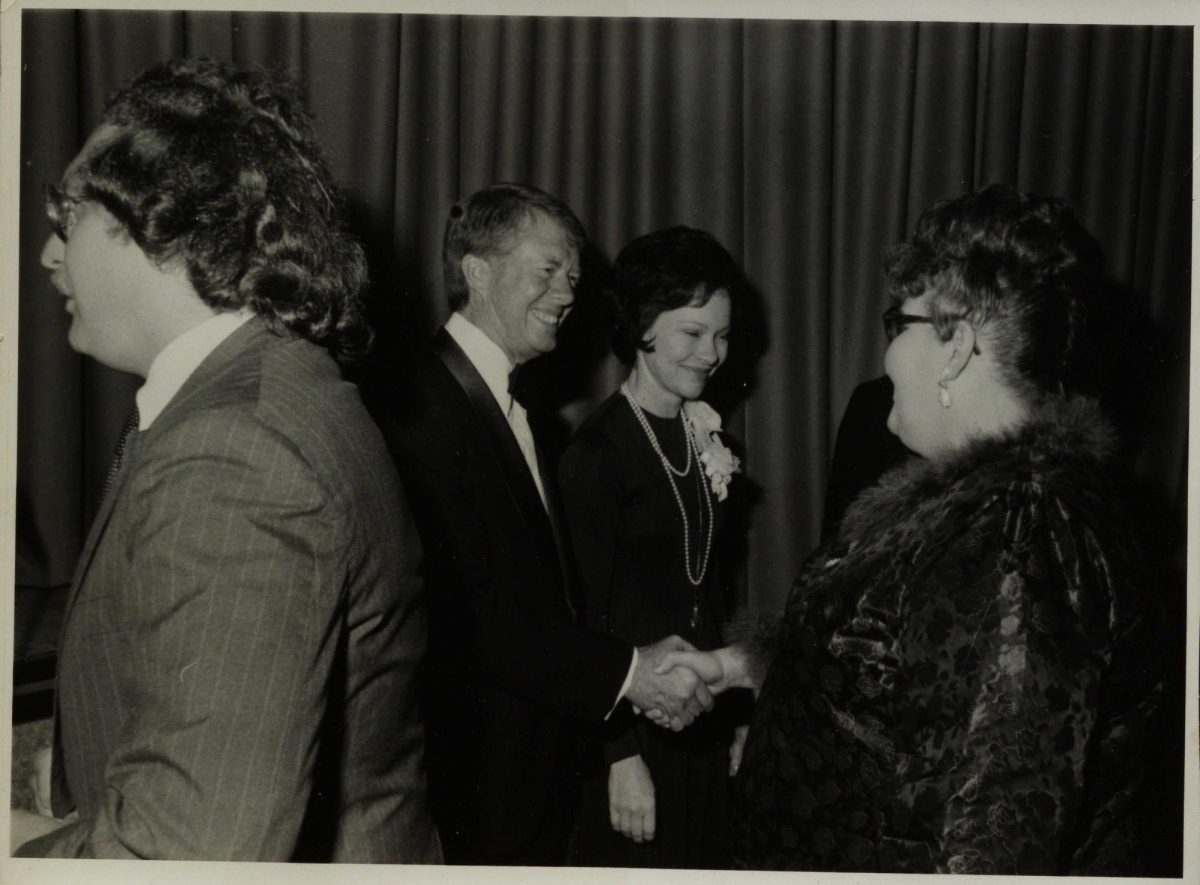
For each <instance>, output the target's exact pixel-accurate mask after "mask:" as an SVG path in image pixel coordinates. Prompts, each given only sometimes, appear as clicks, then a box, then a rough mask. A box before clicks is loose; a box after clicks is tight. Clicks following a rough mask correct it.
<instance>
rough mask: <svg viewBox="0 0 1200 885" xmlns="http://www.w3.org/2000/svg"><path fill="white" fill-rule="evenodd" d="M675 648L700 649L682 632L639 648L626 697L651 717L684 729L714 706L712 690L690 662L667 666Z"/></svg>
mask: <svg viewBox="0 0 1200 885" xmlns="http://www.w3.org/2000/svg"><path fill="white" fill-rule="evenodd" d="M672 652H677V653H678V652H682V653H692V654H695V653H696V649H695V648H694V647H693V646H692V645H691V644H690V643H688V642H687V641H686V640H684V639H681V638H680V637H678V636H668V637H667V638H666V639H662V640H659V641H658V642H656V643H654V644H653V645H647V646H643V647H642V648H639V649H638V663H637V667H635V668H634V671H633V682H632V683H631V684H630V686H629V691H628V692H626V694H625V697H626V698H628V699H629V702H630V703H631V704H633V705H634V707H636V708H637V709H639V710H641V711H643V712H645V713H646V715H647V716H651V713H652V712H653V713H656V714H657V715H656V716H651V719H652V720H653V721H654V722H656V723H658V724H660V725H664V726H669V727H670V728H671V729H672V730H673V731H682V730H683V729H684V728H685V727H686V726H688V725H691V724H692V722H693V721H694V720H695V719H696V717H697V716H699V715H700V714H701V713H703V712H704V711H705V710H711V709H712V705H713V698H712V693H711V692H709V690H708V688H707V686H706V685H705V684H704V680H703V679H702V678H701V677H700V676H697V675H696V673H695V672H694V671H692V670H691V669H689V668H688V667H687V666H686V665H684V666H675V665H674V664H672V665H670V666H667V667H663V665H662V662H663V661H664V659H665V658H666V656H667V655H668V654H670V653H672Z"/></svg>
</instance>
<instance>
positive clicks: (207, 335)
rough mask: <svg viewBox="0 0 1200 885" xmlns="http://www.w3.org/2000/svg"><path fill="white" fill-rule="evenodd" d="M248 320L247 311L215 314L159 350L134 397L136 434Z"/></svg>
mask: <svg viewBox="0 0 1200 885" xmlns="http://www.w3.org/2000/svg"><path fill="white" fill-rule="evenodd" d="M252 316H254V312H253V311H251V310H239V311H235V312H233V313H219V314H217V315H216V316H215V317H212V318H210V319H207V320H205V321H204V322H202V323H201V324H200V325H198V326H193V327H192V328H191V329H188V331H186V332H184V333H183V334H182V335H180V336H179V337H178V338H176V339H174V340H173V341H172V342H171V343H170V344H168V345H167V346H166V347H164V348H163V349H162V350H160V351H159V352H158V356H156V357H155V358H154V361H153V362H151V363H150V370H149V371H148V372H147V373H146V382H145V383H144V384H143V385H142V386H141V387H140V388H139V389H138V392H137V394H136V396H135V397H134V399H135V400H136V402H137V408H138V430H145V429H146V428H148V427H149V426H150V425H151V424H153V423H154V419H155V418H157V417H158V416H159V415H161V414H162V410H163V409H165V408H166V407H167V403H169V402H170V401H171V398H172V397H173V396H175V394H177V393H179V388H181V387H183V384H184V382H185V381H187V380H188V378H190V377H191V375H192V372H194V371H196V369H197V368H198V367H199V365H200V364H201V363H202V362H204V360H205V358H206V357H208V355H209V354H210V353H212V352H213V351H214V350H216V349H217V347H218V345H220V343H221V342H222V341H224V340H225V339H226V338H228V337H229V336H230V335H232V334H233V333H234V332H236V331H237V330H238V329H240V328H241V327H242V326H243V325H244V324H245V323H246V321H247V320H249V319H250V317H252Z"/></svg>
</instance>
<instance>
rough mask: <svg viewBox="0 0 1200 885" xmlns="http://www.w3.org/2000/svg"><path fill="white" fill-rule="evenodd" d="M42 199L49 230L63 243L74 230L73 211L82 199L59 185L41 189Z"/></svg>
mask: <svg viewBox="0 0 1200 885" xmlns="http://www.w3.org/2000/svg"><path fill="white" fill-rule="evenodd" d="M42 199H43V200H45V203H46V216H47V217H48V218H49V219H50V229H51V230H52V231H54V235H55V236H56V237H58V238H59V239H60V240H62V241H63V242H64V243H65V242H66V241H67V237H69V236H70V235H71V231H72V230H74V229H75V221H76V218H75V214H76V213H75V209H76V207H77V206H78V205H79V204H80V203H82V202H83V197H77V196H75V195H74V194H69V193H67V192H66V191H65V190H63V188H62V186H61V185H57V184H47V185H45V186H44V187H43V188H42Z"/></svg>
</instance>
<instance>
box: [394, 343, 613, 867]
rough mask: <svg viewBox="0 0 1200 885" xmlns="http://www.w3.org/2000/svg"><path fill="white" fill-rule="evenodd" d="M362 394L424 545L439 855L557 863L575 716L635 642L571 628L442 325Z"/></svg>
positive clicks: (599, 692) (499, 441) (606, 685)
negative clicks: (422, 348) (369, 399)
mask: <svg viewBox="0 0 1200 885" xmlns="http://www.w3.org/2000/svg"><path fill="white" fill-rule="evenodd" d="M373 399H374V410H375V412H376V414H377V416H378V418H379V421H380V424H381V426H382V428H383V430H384V435H385V437H386V438H387V440H388V443H389V446H390V447H391V449H392V453H393V455H394V457H395V459H396V463H397V466H398V468H399V470H400V473H401V476H402V479H403V481H404V484H405V489H406V491H407V492H408V494H409V496H410V501H411V504H412V508H413V512H414V514H415V516H416V519H417V525H418V529H419V531H420V533H421V537H422V540H423V542H424V547H425V554H426V564H425V570H426V582H427V583H426V587H427V591H428V599H429V603H430V609H431V611H430V614H431V622H430V643H429V654H428V659H427V661H428V664H427V666H428V671H427V676H426V679H425V685H426V688H427V689H428V697H427V699H426V712H427V716H428V719H427V733H428V739H427V748H428V750H427V758H428V760H429V789H430V797H431V800H432V804H433V810H434V817H435V820H436V821H437V824H438V827H439V830H440V832H441V835H442V839H443V844H444V848H445V853H446V860H447V861H448V862H450V863H493V864H530V865H533V864H558V863H562V862H563V861H564V859H565V855H566V846H567V840H568V838H569V834H570V827H571V825H572V823H573V820H574V812H575V804H576V790H575V784H576V783H577V776H576V771H575V769H576V767H577V766H576V764H575V760H576V750H575V734H574V731H575V730H574V728H573V727H572V723H571V718H572V717H577V718H578V719H581V720H591V721H596V722H599V721H602V720H603V719H604V717H605V716H606V715H607V714H608V712H609V710H610V709H611V708H612V706H613V704H614V702H615V701H616V698H617V694H618V692H619V691H620V689H621V685H622V683H623V682H624V679H625V676H626V673H627V672H628V669H629V665H630V661H631V658H632V646H631V645H630V644H628V643H625V642H621V641H619V640H617V639H613V638H611V637H608V636H604V635H601V634H597V633H591V632H588V631H585V630H583V629H582V628H581V627H578V626H577V625H576V624H575V623H574V621H573V612H572V606H571V603H570V602H569V600H568V596H567V587H566V584H565V580H564V576H563V571H564V570H563V567H562V560H561V557H560V553H559V550H560V544H561V543H562V541H563V540H564V539H562V538H561V536H559V535H558V533H557V531H556V527H555V526H554V525H553V524H552V522H551V519H550V518H549V516H548V515H547V512H546V509H545V508H544V507H543V505H542V502H541V499H540V498H539V496H538V493H537V488H536V486H535V485H534V481H533V477H532V475H531V473H530V471H529V468H528V466H527V465H526V462H525V460H524V458H523V457H522V455H521V451H520V448H519V446H518V444H517V441H516V438H515V437H514V435H513V433H512V431H511V429H510V428H509V425H508V421H507V420H506V418H505V416H504V414H503V412H502V411H501V410H500V407H499V405H498V404H497V403H496V400H495V398H494V397H493V396H492V394H491V391H490V390H489V389H488V387H487V385H486V384H485V382H484V380H483V378H482V377H480V375H479V374H478V372H476V370H475V368H474V366H473V365H472V364H471V363H470V361H469V360H468V359H467V357H466V355H465V354H464V353H463V352H462V350H461V349H460V348H459V347H458V345H457V344H455V342H454V341H453V339H452V338H451V337H450V335H449V334H448V333H446V332H445V331H444V330H443V331H441V332H439V333H438V335H437V336H436V337H435V339H434V342H433V348H432V351H431V352H427V353H424V354H422V355H420V356H418V357H417V358H416V359H414V360H413V361H411V362H410V363H409V364H408V365H406V366H404V367H402V368H401V370H400V371H399V372H398V373H397V374H396V376H395V377H394V384H392V385H390V386H387V387H386V388H385V389H382V390H378V391H377V392H376V395H375V396H374V397H373ZM530 424H531V425H532V426H533V428H534V432H535V434H536V432H537V422H536V419H535V416H534V415H532V414H531V415H530ZM541 472H542V479H543V483H544V484H545V483H547V482H549V481H550V480H551V479H552V476H551V471H548V470H545V469H543V470H542V471H541ZM546 490H547V495H548V497H549V498H550V500H551V503H552V505H553V501H554V498H553V486H552V485H547V486H546Z"/></svg>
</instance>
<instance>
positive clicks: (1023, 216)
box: [676, 186, 1161, 875]
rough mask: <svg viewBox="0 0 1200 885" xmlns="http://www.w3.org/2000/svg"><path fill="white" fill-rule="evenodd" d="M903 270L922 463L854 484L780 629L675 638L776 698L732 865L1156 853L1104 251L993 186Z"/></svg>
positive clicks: (906, 399) (888, 323)
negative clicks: (719, 638)
mask: <svg viewBox="0 0 1200 885" xmlns="http://www.w3.org/2000/svg"><path fill="white" fill-rule="evenodd" d="M887 276H888V281H889V284H890V288H891V290H892V295H893V301H894V304H893V307H892V308H891V309H889V310H888V311H887V312H886V313H885V314H884V324H885V329H886V331H887V334H888V338H889V339H890V342H891V343H890V345H889V347H888V351H887V356H886V359H885V366H886V369H887V373H888V375H889V376H890V377H891V379H892V382H893V383H894V385H895V395H894V396H895V399H894V405H893V408H892V411H891V414H890V416H889V418H888V427H889V429H890V430H891V431H892V432H894V433H896V434H897V435H898V436H899V437H900V439H901V441H902V442H904V444H905V445H906V446H907V447H908V448H910V449H912V450H913V451H914V452H915V453H916V454H917V455H920V456H921V457H920V459H913V460H912V461H911V462H910V463H909V464H906V465H904V466H902V467H900V468H898V469H896V470H895V471H893V472H891V473H890V474H888V475H886V476H885V477H884V478H883V479H882V480H881V481H880V483H879V484H878V485H877V486H876V487H875V488H873V489H871V490H869V491H867V492H866V493H864V494H863V495H862V496H861V497H860V498H859V499H858V500H857V501H856V502H855V503H854V504H853V505H852V507H851V509H850V510H849V511H848V513H847V516H846V518H845V520H844V521H843V524H842V527H841V530H840V533H839V536H838V537H837V538H836V539H835V540H834V541H833V542H831V543H830V544H828V545H826V546H824V547H823V548H821V549H820V550H818V551H817V553H816V554H814V556H813V557H812V558H811V559H810V560H809V562H808V563H807V564H806V566H805V568H804V570H803V571H802V573H801V575H800V576H799V578H798V579H797V580H796V583H795V585H794V587H793V589H792V593H791V596H790V599H789V601H788V603H787V606H786V609H785V612H784V615H783V618H782V622H781V623H778V624H777V626H776V628H775V629H771V630H763V629H758V630H757V631H752V632H751V635H748V636H747V638H746V639H745V640H744V641H743V642H742V643H740V644H735V645H734V646H732V647H729V648H726V649H722V650H719V651H718V652H716V653H713V654H710V655H707V656H705V655H699V654H690V655H683V654H680V655H678V656H677V658H676V660H678V661H679V662H686V663H689V664H690V665H691V666H693V667H694V668H697V669H706V670H707V674H706V675H707V677H708V678H709V681H712V682H714V683H715V688H726V687H730V686H746V687H751V688H753V689H754V690H755V691H756V692H757V693H758V700H757V703H756V709H755V713H754V718H753V721H752V723H751V727H750V735H749V738H748V740H747V742H746V745H745V749H744V755H743V760H742V764H741V772H740V775H739V777H738V779H737V786H736V794H737V804H736V806H735V808H734V821H735V824H734V833H733V846H734V850H735V853H736V857H737V861H738V863H739V864H740V865H742V866H746V867H755V868H788V869H817V870H857V871H889V872H902V871H905V872H934V871H938V872H953V873H1010V874H1065V873H1074V874H1079V873H1092V874H1109V875H1116V874H1128V873H1133V872H1137V871H1138V859H1137V851H1136V844H1135V843H1136V838H1135V836H1134V834H1133V826H1132V820H1131V816H1130V808H1131V800H1132V796H1133V794H1134V792H1135V791H1136V789H1137V787H1138V785H1139V783H1140V780H1141V778H1142V771H1143V764H1142V762H1143V760H1142V757H1141V753H1142V750H1143V744H1144V742H1145V740H1146V736H1147V735H1148V733H1149V731H1150V728H1151V725H1152V719H1153V717H1154V714H1155V711H1156V708H1157V704H1158V695H1159V693H1160V691H1161V675H1160V674H1161V664H1160V660H1159V657H1158V655H1157V653H1156V641H1157V638H1158V637H1157V633H1158V631H1157V627H1156V624H1157V621H1156V616H1155V615H1154V613H1153V611H1152V606H1153V600H1152V599H1151V598H1149V597H1150V594H1149V593H1147V592H1146V588H1144V587H1142V586H1139V583H1138V581H1137V569H1136V564H1135V562H1134V559H1135V556H1134V551H1133V550H1132V549H1131V547H1132V545H1131V542H1130V538H1131V535H1132V534H1133V533H1132V531H1131V530H1130V529H1129V528H1128V527H1127V526H1126V525H1125V520H1124V519H1123V511H1122V507H1121V504H1120V501H1119V500H1118V496H1117V495H1116V494H1115V492H1114V489H1113V487H1112V482H1111V479H1110V473H1111V466H1109V465H1108V464H1107V463H1106V462H1108V461H1109V459H1110V456H1111V455H1112V454H1113V448H1114V445H1113V433H1112V431H1111V429H1110V427H1109V425H1108V424H1107V422H1106V420H1105V418H1104V417H1103V415H1102V414H1101V410H1100V408H1099V406H1098V404H1097V399H1096V398H1095V394H1096V393H1097V392H1098V391H1097V390H1096V387H1097V384H1098V382H1099V379H1100V378H1101V377H1102V375H1103V373H1102V372H1100V371H1099V365H1098V363H1099V359H1098V358H1099V357H1100V356H1101V355H1102V353H1103V348H1101V347H1100V346H1099V345H1098V343H1097V342H1098V339H1097V337H1096V333H1097V332H1098V328H1097V322H1096V316H1097V315H1098V313H1099V312H1098V311H1096V310H1094V309H1093V308H1095V307H1096V306H1097V305H1096V304H1095V302H1096V301H1097V299H1099V297H1100V295H1099V293H1101V292H1102V291H1103V285H1102V277H1101V272H1100V250H1099V247H1098V245H1097V243H1096V241H1095V240H1094V239H1092V237H1091V236H1090V235H1088V234H1087V232H1086V231H1085V230H1084V229H1083V227H1082V226H1081V225H1080V224H1079V222H1078V221H1077V220H1076V219H1075V217H1074V215H1073V214H1072V213H1071V212H1070V211H1069V210H1068V209H1066V208H1065V207H1064V206H1063V205H1062V203H1060V202H1059V201H1057V200H1053V199H1040V198H1034V197H1029V196H1025V195H1021V194H1018V193H1016V192H1015V191H1013V190H1011V189H1009V188H1006V187H999V186H993V187H991V188H988V189H986V190H984V191H982V192H979V193H976V194H970V195H967V196H964V197H961V198H958V199H955V200H950V201H946V202H943V203H940V204H937V205H935V206H933V207H931V208H930V209H928V210H926V212H925V213H924V214H923V215H922V216H921V218H920V220H919V221H918V223H917V227H916V230H915V232H914V235H913V237H912V238H911V239H910V240H909V241H907V242H906V243H904V244H902V245H900V246H898V247H897V248H896V249H894V250H893V251H892V253H891V255H890V256H889V260H888V264H887Z"/></svg>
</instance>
